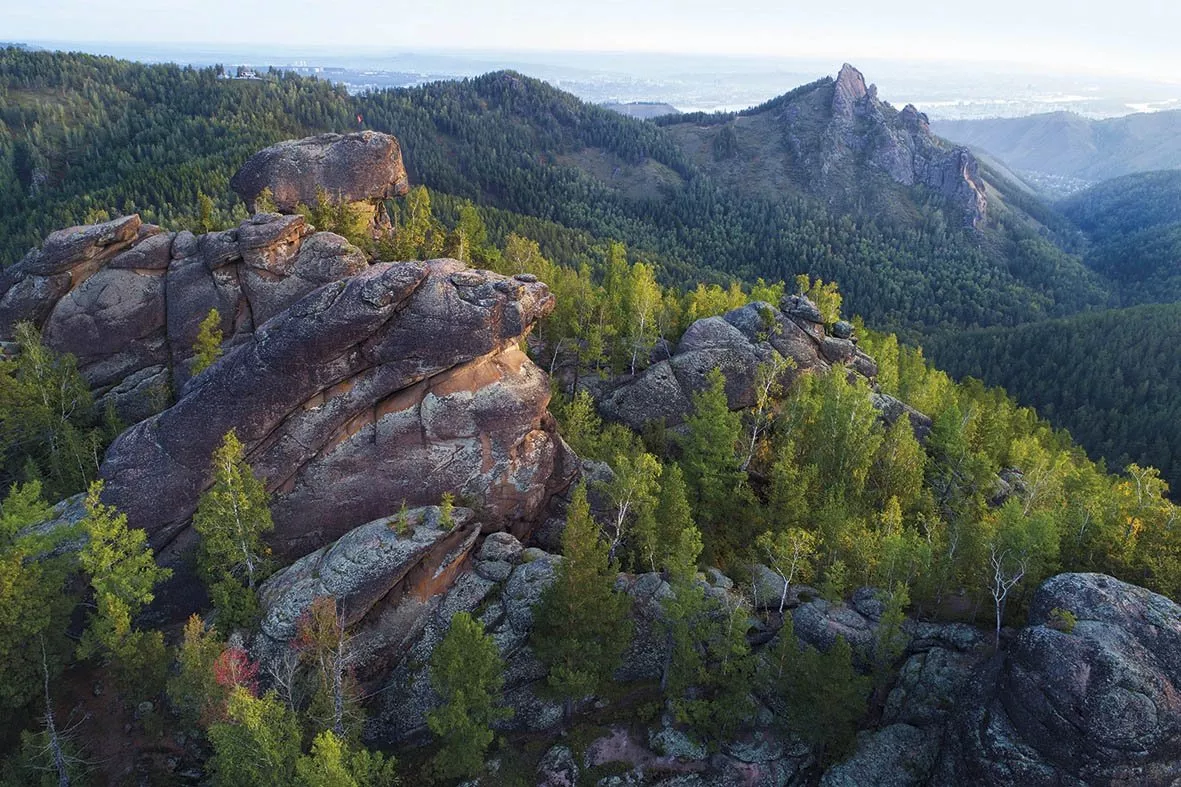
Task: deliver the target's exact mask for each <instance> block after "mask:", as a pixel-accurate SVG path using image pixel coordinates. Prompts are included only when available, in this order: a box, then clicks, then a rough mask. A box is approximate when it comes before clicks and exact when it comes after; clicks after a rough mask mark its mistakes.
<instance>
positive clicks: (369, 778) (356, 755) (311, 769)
mask: <svg viewBox="0 0 1181 787" xmlns="http://www.w3.org/2000/svg"><path fill="white" fill-rule="evenodd" d="M295 784H296V785H297V787H397V785H399V784H401V781H400V780H399V779H398V772H397V760H395V759H394V758H392V757H389V758H387V757H385V756H384V755H383V754H381V752H372V751H369V750H368V749H365V748H364V747H360V746H356V747H351V746H349V745H348V744H347V743H346V742H344V741H342V740H341V739H340V738H338V737H336V735H334V734H333V733H332V731H331V730H325V731H323V732H321V733H320V734H319V735H317V736H316V737H315V739H314V740H313V741H312V751H311V754H310V755H304V756H302V757H300V758H299V759H298V760H296V761H295Z"/></svg>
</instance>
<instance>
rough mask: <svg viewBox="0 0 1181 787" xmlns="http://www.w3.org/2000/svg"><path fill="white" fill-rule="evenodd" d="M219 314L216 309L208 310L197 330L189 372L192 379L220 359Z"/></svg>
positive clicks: (220, 335)
mask: <svg viewBox="0 0 1181 787" xmlns="http://www.w3.org/2000/svg"><path fill="white" fill-rule="evenodd" d="M221 342H222V333H221V314H220V313H219V312H218V311H217V309H210V310H209V314H207V315H205V319H203V320H201V325H200V326H199V327H198V328H197V340H196V341H195V342H194V343H193V365H192V368H191V372H192V374H193V376H194V377H196V376H197V375H199V374H200V373H201V372H203V371H205V370H206V369H208V368H209V367H210V366H213V362H214V361H216V360H217V359H218V358H220V357H221Z"/></svg>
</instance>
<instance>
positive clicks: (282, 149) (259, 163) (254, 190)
mask: <svg viewBox="0 0 1181 787" xmlns="http://www.w3.org/2000/svg"><path fill="white" fill-rule="evenodd" d="M230 187H231V188H232V189H233V190H234V191H235V192H236V193H237V194H238V196H240V197H241V198H242V199H243V200H244V201H245V202H246V206H247V207H248V208H249V209H250V211H251V212H252V213H253V212H254V210H255V204H256V201H257V200H258V196H259V195H260V194H261V193H262V192H263V190H264V189H269V190H270V193H271V198H272V199H273V200H274V202H275V205H276V206H277V207H278V210H279V212H280V213H294V212H295V210H296V207H297V206H298V205H300V204H303V205H314V204H315V203H316V200H317V199H318V198H320V197H321V196H323V197H324V198H326V199H328V200H330V201H332V202H334V203H342V202H343V203H347V204H349V205H351V206H353V207H355V208H359V209H361V210H363V211H365V213H366V215H367V218H368V221H369V225H370V228H371V229H373V230H384V229H386V228H388V226H389V225H388V219H387V218H386V213H385V210H384V208H383V207H382V206H381V203H382V201H384V200H387V199H389V198H391V197H399V196H402V195H404V194H406V192H407V191H409V189H410V184H409V182H408V180H407V178H406V167H405V166H404V165H403V163H402V150H401V148H400V147H399V145H398V140H396V139H395V138H394V137H391V136H390V135H389V134H381V133H378V132H376V131H362V132H359V133H356V134H321V135H319V136H315V137H308V138H306V139H299V140H288V141H286V142H280V143H279V144H277V145H272V146H271V147H269V148H267V149H265V150H261V151H259V152H258V153H255V154H254V155H253V156H251V157H250V158H249V159H247V161H246V163H245V164H243V165H242V168H241V169H240V170H238V172H237V173H236V174H235V175H234V177H233V178H232V179H231V180H230Z"/></svg>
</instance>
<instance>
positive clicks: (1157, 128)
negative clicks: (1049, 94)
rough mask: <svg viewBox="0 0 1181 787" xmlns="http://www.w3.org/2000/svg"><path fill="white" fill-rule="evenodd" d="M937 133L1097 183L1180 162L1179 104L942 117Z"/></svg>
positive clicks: (1036, 170)
mask: <svg viewBox="0 0 1181 787" xmlns="http://www.w3.org/2000/svg"><path fill="white" fill-rule="evenodd" d="M931 129H932V130H933V131H934V132H935V133H936V134H939V135H940V136H943V137H946V138H947V139H950V140H953V141H955V142H958V143H960V144H961V145H968V146H969V147H972V148H978V149H980V150H982V151H985V152H986V153H988V154H989V155H991V156H994V157H995V158H997V159H999V160H1001V161H1002V162H1004V163H1005V164H1006V165H1007V166H1009V167H1011V168H1013V169H1014V170H1016V171H1017V172H1019V173H1020V174H1022V175H1025V174H1030V173H1032V174H1033V175H1035V176H1036V175H1049V176H1054V177H1058V178H1071V179H1076V180H1081V181H1088V182H1091V183H1096V182H1099V181H1102V180H1108V179H1110V178H1116V177H1119V176H1121V175H1128V174H1131V173H1134V172H1148V171H1152V170H1161V169H1176V168H1179V167H1181V110H1174V111H1169V112H1148V113H1140V114H1136V115H1127V116H1125V117H1119V118H1110V119H1107V120H1088V119H1087V118H1084V117H1082V116H1080V115H1076V114H1073V113H1071V112H1052V113H1048V114H1043V115H1030V116H1028V117H1022V118H999V119H995V120H945V121H936V122H933V123H932V124H931Z"/></svg>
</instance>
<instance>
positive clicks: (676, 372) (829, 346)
mask: <svg viewBox="0 0 1181 787" xmlns="http://www.w3.org/2000/svg"><path fill="white" fill-rule="evenodd" d="M820 320H821V317H820V312H819V311H818V310H817V309H816V306H815V305H814V304H813V303H812V302H811V301H809V300H808V299H807V298H803V297H800V296H796V295H792V296H788V297H786V298H784V299H783V303H782V304H781V308H776V307H774V306H772V305H771V304H769V303H748V304H747V305H746V306H743V307H741V308H739V309H734V310H733V311H730V312H727V313H726V314H724V315H722V316H721V317H707V318H705V319H703V320H698V321H697V322H695V323H693V324H692V325H691V326H689V329H688V330H686V331H685V334H684V336H682V337H681V341H680V344H678V346H677V349H676V352H674V353H673V355H672V358H671V359H669V360H667V361H661V362H659V363H656V364H653V365H652V366H650V367H648V369H646V370H645V371H644V372H643V373H642V374H639V375H637V376H636V377H634V378H631V379H630V380H628V381H626V382H624V383H623V384H622V385H620V386H618V387H617V388H615V389H614V390H612V391H610V392H609V393H608V394H607V395H606V396H604V397H603V399H602V401H601V402H600V403H599V409H600V410H601V411H602V413H603V415H604V416H606V417H607V418H610V419H611V420H614V421H620V422H622V423H625V424H627V425H628V426H630V427H631V428H633V429H636V430H641V429H643V428H644V425H645V424H646V423H648V422H649V421H655V420H659V419H664V422H665V425H666V426H670V427H671V426H676V425H678V424H681V423H683V422H684V420H685V419H686V418H687V417H688V416H689V414H690V413H691V412H692V409H693V403H692V402H693V394H694V393H696V392H698V391H702V390H704V389H705V388H706V387H707V382H706V376H707V375H708V374H709V372H710V371H711V370H712V369H714V368H715V367H716V368H720V369H721V370H722V373H723V374H725V375H726V397H727V399H728V400H729V403H730V409H732V410H738V409H741V408H746V407H751V406H752V405H754V403H755V395H756V391H755V379H756V375H757V373H758V367H759V364H761V363H767V362H769V361H771V360H773V359H774V358H775V357H776V356H782V357H784V358H790V359H791V360H792V361H793V362H794V365H793V366H792V367H791V368H789V369H787V370H785V371H784V373H783V375H782V377H781V378H780V381H779V382H780V384H781V385H783V387H784V388H787V387H789V386H790V385H791V383H792V382H793V381H794V380H795V379H796V378H797V377H798V376H799V375H801V374H805V373H808V372H813V371H826V370H828V369H830V368H831V367H832V366H833V365H834V364H844V365H846V366H848V368H850V369H851V370H853V371H854V372H856V373H858V374H861V375H863V376H865V377H873V376H874V375H876V374H877V364H875V363H874V361H873V359H872V358H870V357H869V356H868V355H866V354H865V353H863V352H861V350H859V349H858V348H857V346H856V344H854V343H853V341H852V340H851V339H848V338H843V339H838V338H836V337H833V336H828V335H826V333H825V329H824V325H823V324H821V322H820Z"/></svg>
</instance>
